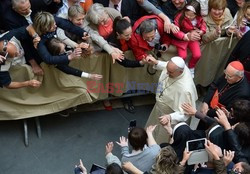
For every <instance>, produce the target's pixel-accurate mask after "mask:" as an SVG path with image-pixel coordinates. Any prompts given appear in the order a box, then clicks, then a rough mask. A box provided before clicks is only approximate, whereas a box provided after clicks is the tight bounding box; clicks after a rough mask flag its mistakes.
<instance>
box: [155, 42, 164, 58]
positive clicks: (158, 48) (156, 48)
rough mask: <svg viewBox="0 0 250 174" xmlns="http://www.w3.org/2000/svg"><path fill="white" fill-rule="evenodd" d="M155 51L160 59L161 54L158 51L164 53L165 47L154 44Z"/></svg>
mask: <svg viewBox="0 0 250 174" xmlns="http://www.w3.org/2000/svg"><path fill="white" fill-rule="evenodd" d="M155 50H156V51H157V52H156V56H157V57H161V52H160V51H166V50H167V47H166V46H165V45H161V44H159V43H158V44H155Z"/></svg>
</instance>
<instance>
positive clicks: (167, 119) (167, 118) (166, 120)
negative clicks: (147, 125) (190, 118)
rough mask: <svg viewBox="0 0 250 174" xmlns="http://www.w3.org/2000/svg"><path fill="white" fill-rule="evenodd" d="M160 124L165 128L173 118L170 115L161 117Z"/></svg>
mask: <svg viewBox="0 0 250 174" xmlns="http://www.w3.org/2000/svg"><path fill="white" fill-rule="evenodd" d="M159 119H160V123H161V124H162V125H163V126H164V125H166V124H168V123H169V122H171V116H170V115H163V116H160V117H159Z"/></svg>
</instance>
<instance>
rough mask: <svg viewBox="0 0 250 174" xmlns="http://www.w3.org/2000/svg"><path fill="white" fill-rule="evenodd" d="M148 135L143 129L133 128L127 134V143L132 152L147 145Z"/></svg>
mask: <svg viewBox="0 0 250 174" xmlns="http://www.w3.org/2000/svg"><path fill="white" fill-rule="evenodd" d="M147 139H148V135H147V133H146V131H145V130H144V129H143V128H140V127H135V128H133V129H132V130H131V131H130V132H129V134H128V141H129V143H130V145H131V146H132V148H133V149H134V150H142V149H143V147H144V146H145V144H147Z"/></svg>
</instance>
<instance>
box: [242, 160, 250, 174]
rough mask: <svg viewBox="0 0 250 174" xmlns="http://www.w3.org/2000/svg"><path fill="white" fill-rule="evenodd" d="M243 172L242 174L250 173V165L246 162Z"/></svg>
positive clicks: (243, 165)
mask: <svg viewBox="0 0 250 174" xmlns="http://www.w3.org/2000/svg"><path fill="white" fill-rule="evenodd" d="M242 167H243V169H244V170H243V172H241V173H242V174H249V173H250V165H249V164H248V163H246V162H242Z"/></svg>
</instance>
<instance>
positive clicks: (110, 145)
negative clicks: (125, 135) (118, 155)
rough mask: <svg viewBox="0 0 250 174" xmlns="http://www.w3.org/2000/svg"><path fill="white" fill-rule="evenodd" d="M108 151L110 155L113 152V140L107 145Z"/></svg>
mask: <svg viewBox="0 0 250 174" xmlns="http://www.w3.org/2000/svg"><path fill="white" fill-rule="evenodd" d="M105 148H106V152H105V154H106V155H108V154H109V153H112V150H113V148H114V143H113V142H108V143H107V144H106V146H105Z"/></svg>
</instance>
